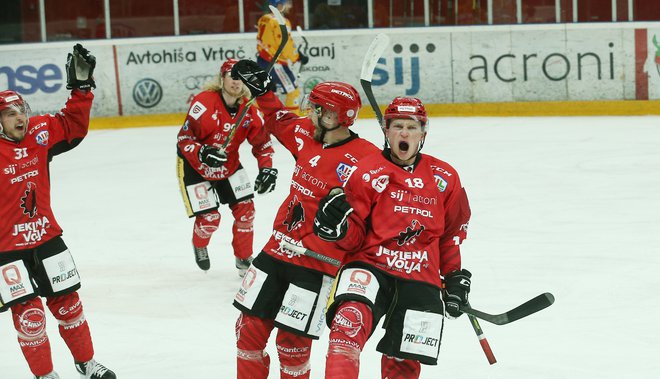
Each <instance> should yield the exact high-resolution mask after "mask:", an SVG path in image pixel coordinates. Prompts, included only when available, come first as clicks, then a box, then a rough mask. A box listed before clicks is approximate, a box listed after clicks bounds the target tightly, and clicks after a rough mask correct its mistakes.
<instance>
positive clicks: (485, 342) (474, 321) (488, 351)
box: [468, 315, 497, 365]
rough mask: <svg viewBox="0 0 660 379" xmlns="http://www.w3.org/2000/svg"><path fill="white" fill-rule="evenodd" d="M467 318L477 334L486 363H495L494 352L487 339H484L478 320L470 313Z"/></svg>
mask: <svg viewBox="0 0 660 379" xmlns="http://www.w3.org/2000/svg"><path fill="white" fill-rule="evenodd" d="M468 319H469V320H470V324H471V325H472V329H474V332H475V333H476V334H477V338H478V339H479V344H480V345H481V349H482V350H483V351H484V354H486V359H488V363H490V364H491V365H494V364H495V363H497V359H495V354H493V350H492V349H491V348H490V344H489V343H488V339H486V335H485V334H484V331H483V329H481V325H479V320H478V319H477V318H476V317H474V316H472V315H468Z"/></svg>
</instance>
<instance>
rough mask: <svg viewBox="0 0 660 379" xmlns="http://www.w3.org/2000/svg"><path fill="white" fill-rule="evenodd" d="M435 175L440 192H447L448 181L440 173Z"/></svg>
mask: <svg viewBox="0 0 660 379" xmlns="http://www.w3.org/2000/svg"><path fill="white" fill-rule="evenodd" d="M433 177H434V178H435V184H436V185H437V186H438V189H439V190H440V192H445V190H446V189H447V181H446V180H444V179H443V178H442V176H440V175H438V174H434V175H433Z"/></svg>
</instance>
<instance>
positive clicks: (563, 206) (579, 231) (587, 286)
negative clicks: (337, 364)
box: [0, 117, 660, 379]
mask: <svg viewBox="0 0 660 379" xmlns="http://www.w3.org/2000/svg"><path fill="white" fill-rule="evenodd" d="M354 130H355V131H357V132H358V133H360V134H361V135H363V136H364V137H367V138H368V139H370V140H371V141H372V142H374V143H376V144H378V145H380V144H381V141H382V135H381V134H380V130H379V129H378V128H377V126H376V124H375V121H373V120H360V121H359V122H358V124H357V125H356V126H355V127H354ZM177 131H178V128H177V127H176V126H172V127H152V128H139V129H125V130H102V131H92V132H91V133H90V134H89V136H88V137H87V139H86V140H85V141H84V142H83V143H82V144H81V145H80V146H79V147H78V148H76V149H75V150H73V151H71V152H69V153H67V154H64V155H62V156H59V157H56V158H55V160H54V161H53V164H52V166H51V167H52V172H51V177H52V182H53V203H54V210H55V215H56V217H57V219H58V220H59V222H60V224H61V225H62V226H63V228H64V231H65V234H64V240H65V241H66V243H67V245H68V246H69V248H70V249H71V251H72V253H73V255H74V257H75V259H76V263H77V265H78V269H79V271H80V273H81V275H82V279H83V287H82V289H81V291H80V294H81V297H82V299H83V304H84V307H85V313H86V315H87V318H88V320H89V323H90V327H91V330H92V336H93V340H94V344H95V349H96V358H97V359H98V360H99V361H100V362H102V363H104V364H105V365H107V366H108V367H110V368H112V369H113V370H115V371H116V373H117V374H118V377H119V378H121V379H136V378H140V379H152V378H153V379H170V378H172V379H174V378H176V379H179V378H195V379H197V378H205V379H206V378H219V377H224V378H230V377H235V376H236V368H235V360H236V356H235V338H234V323H235V321H236V318H237V315H238V312H237V310H236V309H235V308H234V307H233V306H232V305H231V302H232V299H233V296H234V293H235V291H236V289H237V287H238V285H239V283H240V280H239V278H238V275H237V272H236V269H235V268H234V265H233V263H234V262H233V260H234V258H233V256H232V251H231V245H230V233H231V231H230V226H231V214H230V213H229V212H228V208H226V207H224V208H221V211H222V215H223V221H222V224H221V229H220V230H219V231H218V232H217V234H216V235H215V236H214V237H213V240H212V241H211V245H210V256H211V261H212V267H211V270H210V271H209V272H208V273H204V272H202V271H201V270H199V269H198V268H197V266H196V265H195V263H194V260H193V254H192V251H191V244H190V239H191V231H192V220H190V219H188V218H187V217H186V215H185V211H184V208H183V205H182V202H181V197H180V194H179V187H178V183H177V180H176V175H175V142H176V134H177ZM275 147H276V155H275V159H274V161H275V167H277V168H278V169H279V170H280V179H279V181H278V184H277V189H276V190H275V192H274V193H271V194H269V195H265V196H259V197H257V199H256V208H257V219H256V225H255V242H254V250H255V252H257V251H259V249H260V248H261V247H262V246H263V243H264V242H265V240H266V239H267V238H268V236H269V233H270V231H271V225H272V220H273V218H274V215H275V211H276V209H277V207H276V205H279V203H280V202H281V201H282V199H283V198H284V196H285V193H286V192H287V191H288V179H289V178H290V176H291V172H292V169H293V159H292V158H291V156H290V155H289V154H288V153H286V151H285V150H284V149H283V148H282V146H281V145H279V144H276V145H275ZM424 151H425V152H427V153H430V154H433V155H435V156H437V157H439V158H441V159H444V160H446V161H448V162H450V163H451V164H452V165H454V167H456V168H457V169H458V171H459V173H460V175H461V178H462V181H463V184H464V186H465V188H466V189H467V192H468V195H469V197H470V202H471V207H472V213H473V215H472V221H471V223H470V231H469V235H468V239H467V240H466V241H465V243H464V244H463V248H462V251H463V265H464V267H466V268H468V269H470V270H471V271H472V273H473V284H472V293H471V303H472V305H473V306H474V307H475V308H478V309H481V310H484V311H486V312H489V313H499V312H503V311H505V310H507V309H510V308H512V307H514V306H516V305H518V304H519V303H521V302H523V301H525V300H527V299H529V298H532V297H534V296H536V295H537V294H540V293H542V292H546V291H549V292H552V293H553V294H554V295H555V297H556V299H557V300H556V303H555V304H554V305H553V306H551V307H550V308H548V309H546V310H544V311H541V312H540V313H537V314H534V315H532V316H530V317H528V318H525V319H522V320H520V321H517V322H515V323H512V324H509V325H505V326H496V325H492V324H488V323H487V322H484V321H482V322H481V325H482V327H483V328H484V330H485V334H486V336H487V338H488V340H489V342H490V345H491V347H492V348H493V351H494V353H495V356H496V357H497V359H498V363H497V364H495V365H493V366H489V365H488V362H487V361H486V358H485V356H484V354H483V353H482V351H481V348H480V346H479V343H478V341H477V338H476V336H475V334H474V332H473V330H472V328H471V327H470V325H469V323H468V319H467V317H465V316H463V317H461V318H460V319H457V320H453V321H447V322H446V323H445V331H444V336H443V339H442V346H441V349H440V358H439V364H438V365H437V366H423V369H422V378H429V379H430V378H433V379H437V378H442V377H445V378H446V377H458V378H464V379H472V378H479V379H481V378H502V379H516V378H520V379H529V378H536V379H539V378H552V379H557V378H599V379H603V378H636V379H639V378H649V379H651V378H659V377H660V358H659V354H660V349H659V348H658V343H657V335H656V334H655V332H654V331H655V330H656V327H657V325H658V319H659V316H660V302H659V301H658V299H659V298H660V295H659V294H658V291H660V275H659V274H658V272H660V196H659V195H658V194H660V117H570V118H568V117H567V118H436V119H432V121H431V129H430V132H429V136H428V138H427V141H426V145H425V146H424ZM242 156H243V163H244V165H245V166H246V167H247V169H248V170H249V172H250V173H251V175H252V177H254V176H255V175H256V168H255V167H256V164H255V160H254V159H253V158H252V157H251V154H250V152H249V150H248V145H247V144H245V145H244V146H243V149H242ZM0 322H1V325H0V378H2V379H20V378H31V375H30V372H29V370H28V367H27V364H26V363H25V361H24V359H23V357H22V355H21V352H20V350H19V347H18V344H17V342H16V336H15V331H14V329H13V327H12V325H11V316H10V314H9V313H8V312H6V313H3V314H2V315H0ZM48 322H49V324H48V333H49V335H50V338H51V345H52V349H53V356H54V363H55V368H56V370H57V371H59V373H60V375H61V376H62V378H63V379H72V378H77V375H76V374H75V370H74V367H73V364H72V358H71V356H70V354H69V352H68V350H67V349H66V347H65V345H64V343H63V341H62V340H61V339H60V337H59V335H58V332H57V324H56V322H55V320H54V319H53V318H52V316H49V318H48ZM381 335H382V333H381V331H380V330H378V331H377V332H376V333H375V334H374V336H373V337H372V339H371V340H370V341H369V343H368V344H367V346H366V348H365V351H364V352H363V354H362V359H361V376H360V377H361V378H380V374H379V369H380V355H379V354H378V353H376V351H375V346H376V343H377V341H378V339H379V338H380V336H381ZM326 348H327V331H326V333H325V335H324V336H323V337H322V338H321V340H320V341H318V342H316V343H315V345H314V348H313V351H312V378H322V377H323V371H324V366H325V362H324V356H325V351H326ZM268 352H269V354H270V355H271V357H272V358H273V362H272V364H271V375H270V378H277V377H278V362H277V358H276V357H277V354H276V352H275V349H274V341H273V339H271V341H270V342H269V346H268Z"/></svg>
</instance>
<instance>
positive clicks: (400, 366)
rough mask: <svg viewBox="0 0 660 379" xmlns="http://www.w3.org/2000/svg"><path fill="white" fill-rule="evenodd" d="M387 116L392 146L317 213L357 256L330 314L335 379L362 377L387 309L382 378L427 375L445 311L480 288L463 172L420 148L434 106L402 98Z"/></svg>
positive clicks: (364, 162)
mask: <svg viewBox="0 0 660 379" xmlns="http://www.w3.org/2000/svg"><path fill="white" fill-rule="evenodd" d="M384 119H385V125H384V126H383V128H384V129H383V131H384V133H385V137H386V141H387V144H386V147H385V149H384V150H383V151H382V152H381V153H378V154H374V155H370V156H368V157H365V158H363V159H361V160H360V162H359V163H358V165H357V168H356V169H355V171H354V172H353V173H352V175H351V177H350V178H349V180H348V181H347V182H346V183H345V186H344V192H342V191H341V189H333V190H332V191H330V193H329V194H328V196H326V197H324V198H323V199H322V200H321V202H320V204H319V210H318V212H317V213H316V217H315V230H314V231H315V233H317V235H318V236H319V237H321V238H322V239H325V240H329V241H337V244H338V245H339V246H341V247H342V248H343V249H345V250H346V251H347V253H348V254H347V255H346V258H345V259H344V262H343V263H344V265H343V267H342V269H341V271H340V273H339V275H338V276H337V279H336V283H335V287H334V291H333V295H332V298H331V299H330V302H329V305H328V313H327V315H326V316H327V320H328V321H329V324H330V328H331V331H330V343H329V347H328V354H327V361H326V371H325V377H326V378H342V379H350V378H357V377H358V371H359V359H360V352H361V351H362V349H363V348H364V345H365V343H366V341H367V339H368V338H369V337H370V336H371V334H372V333H373V331H374V329H375V327H376V325H377V324H378V322H379V321H380V319H381V318H382V317H383V316H385V323H384V328H385V336H384V337H383V338H382V339H381V340H380V342H379V343H378V346H377V350H378V351H380V352H381V353H383V355H382V361H381V376H382V377H383V378H407V379H409V378H417V377H419V375H420V372H421V366H420V363H424V364H429V365H435V364H437V357H438V353H439V348H440V340H441V337H442V327H443V325H444V322H443V321H444V318H443V314H444V313H445V312H446V314H447V315H448V316H449V317H458V316H460V315H461V312H460V310H459V304H461V303H466V302H467V295H468V292H469V291H470V277H471V274H470V273H469V272H468V271H467V270H465V269H461V256H460V251H459V245H460V243H461V242H462V241H463V239H464V238H465V237H466V233H467V225H468V220H469V218H470V208H469V205H468V200H467V196H466V194H465V190H464V189H463V187H462V186H461V182H460V180H459V177H458V174H457V172H456V170H455V169H454V168H453V167H452V166H451V165H449V164H448V163H446V162H444V161H441V160H440V159H437V158H434V157H432V156H430V155H426V154H422V153H421V152H420V150H421V149H422V146H423V145H424V138H425V137H426V133H427V128H428V124H427V115H426V111H425V109H424V105H423V104H422V102H421V101H420V100H418V99H416V98H400V97H399V98H396V99H394V101H392V103H391V104H390V105H389V106H388V107H387V109H386V111H385V115H384ZM387 145H389V147H388V146H387ZM438 273H440V274H441V275H443V276H444V293H443V295H444V301H445V303H444V305H445V307H443V301H442V297H441V287H442V284H443V281H442V280H441V278H440V276H439V275H438Z"/></svg>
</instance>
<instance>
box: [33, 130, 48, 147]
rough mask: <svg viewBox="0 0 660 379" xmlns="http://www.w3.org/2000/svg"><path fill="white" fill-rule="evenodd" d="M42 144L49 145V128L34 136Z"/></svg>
mask: <svg viewBox="0 0 660 379" xmlns="http://www.w3.org/2000/svg"><path fill="white" fill-rule="evenodd" d="M34 138H35V139H36V140H37V143H38V144H39V145H41V146H48V130H42V131H40V132H39V133H37V136H36V137H34Z"/></svg>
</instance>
